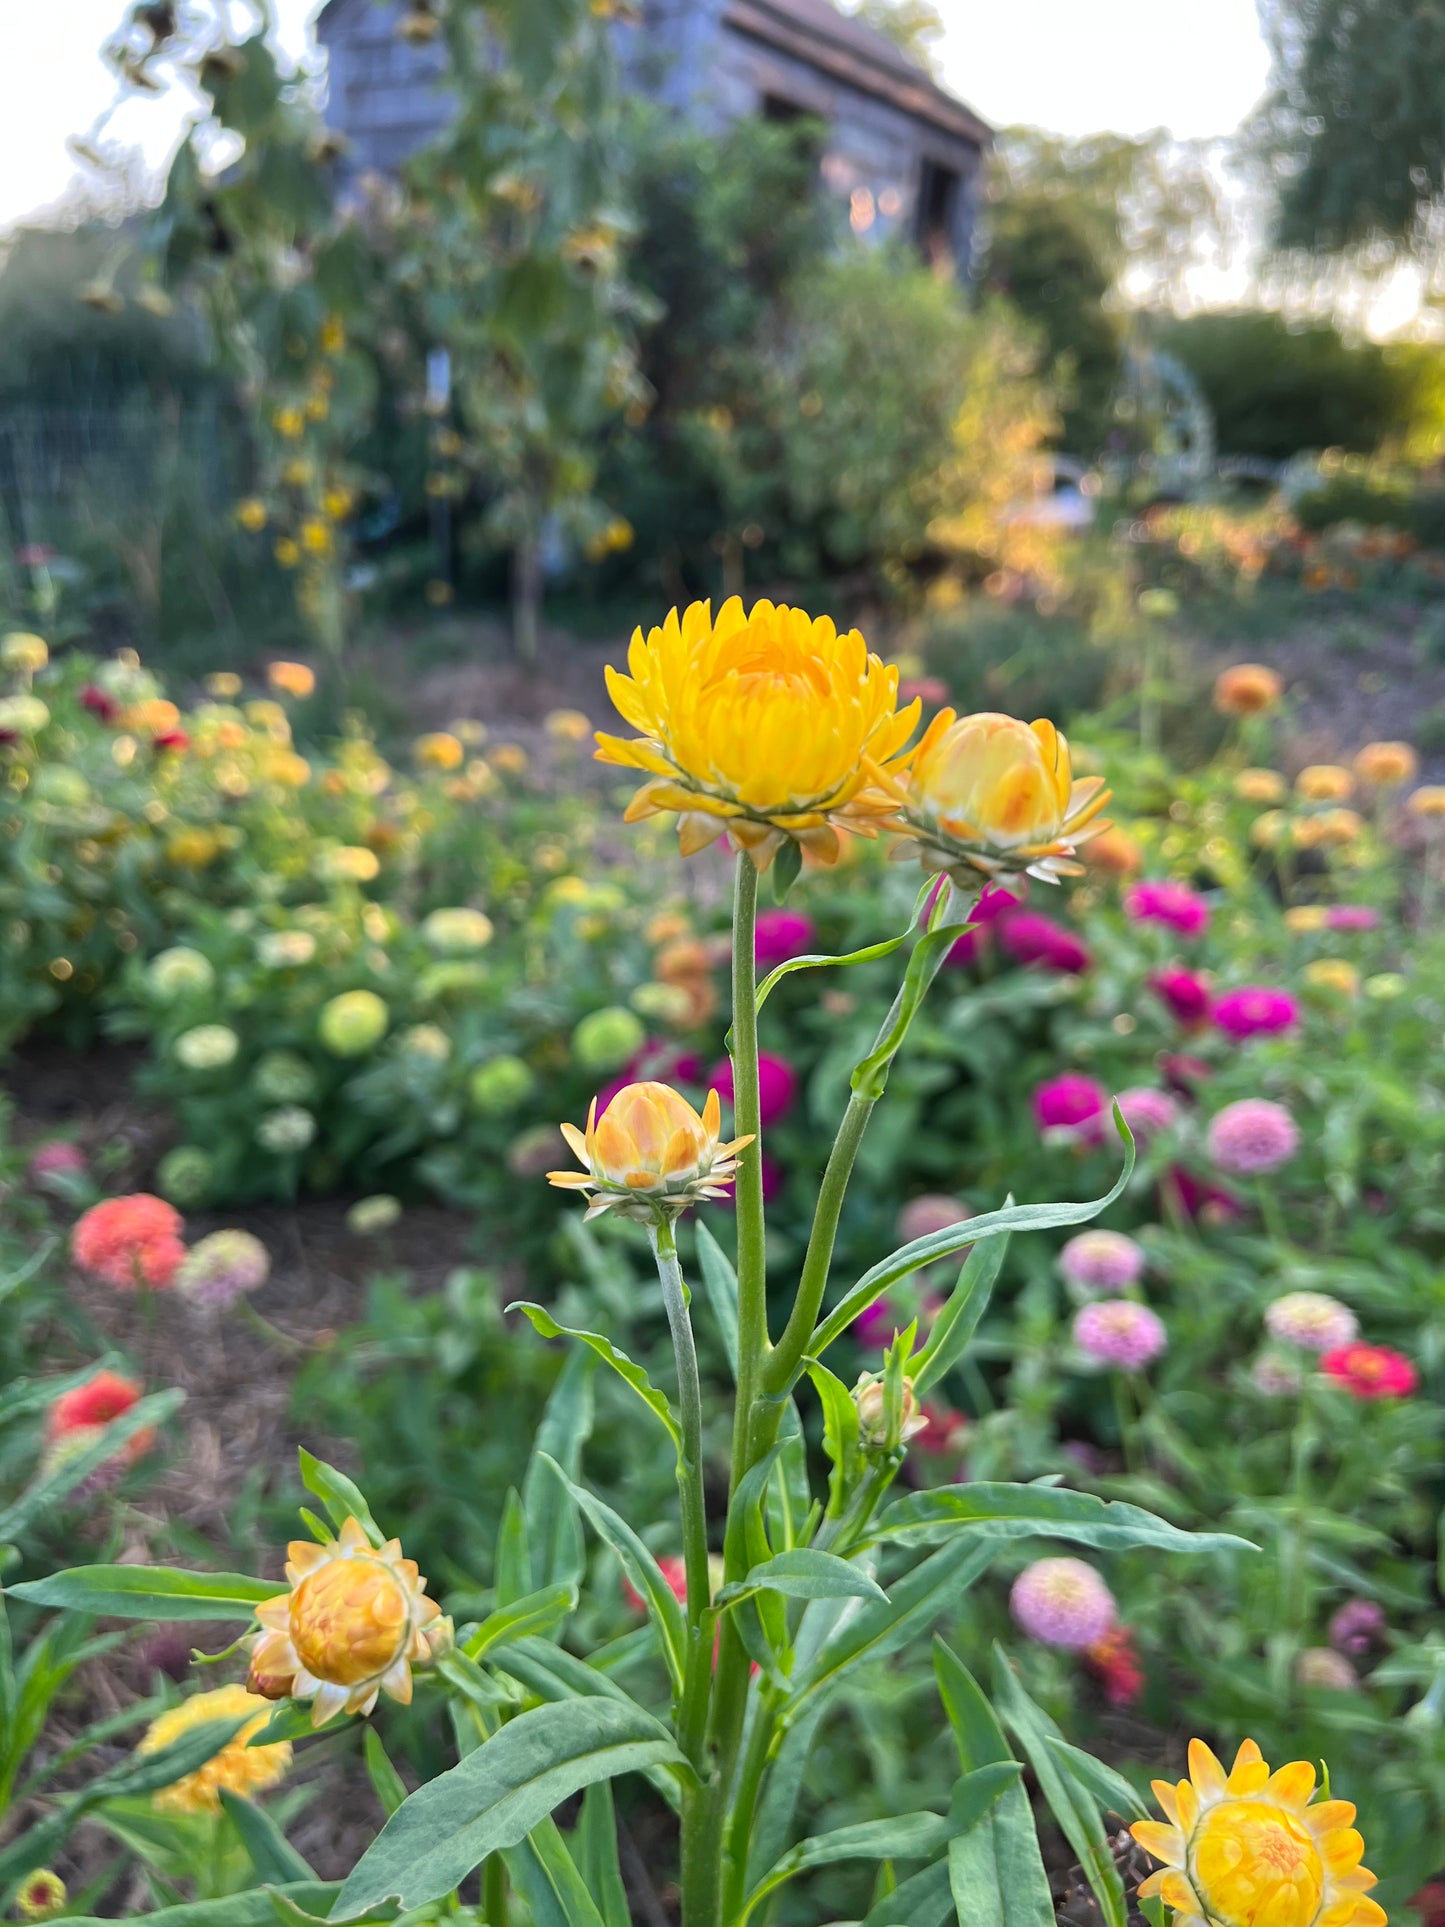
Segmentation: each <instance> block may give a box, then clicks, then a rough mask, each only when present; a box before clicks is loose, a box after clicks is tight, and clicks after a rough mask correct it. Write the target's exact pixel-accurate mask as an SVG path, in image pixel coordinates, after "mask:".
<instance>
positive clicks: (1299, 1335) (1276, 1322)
mask: <svg viewBox="0 0 1445 1927" xmlns="http://www.w3.org/2000/svg"><path fill="white" fill-rule="evenodd" d="M1264 1322H1265V1326H1266V1328H1267V1330H1268V1331H1269V1335H1270V1337H1271V1338H1281V1339H1284V1340H1285V1341H1286V1342H1287V1343H1288V1344H1291V1345H1298V1346H1299V1348H1300V1350H1301V1351H1306V1352H1319V1353H1320V1354H1323V1353H1325V1352H1337V1351H1339V1349H1340V1347H1341V1346H1343V1345H1348V1344H1350V1343H1351V1342H1352V1341H1353V1340H1354V1339H1355V1338H1356V1337H1357V1336H1358V1335H1359V1330H1360V1321H1359V1319H1358V1318H1356V1316H1355V1314H1354V1313H1353V1312H1352V1311H1351V1310H1350V1308H1349V1306H1348V1305H1342V1304H1341V1303H1340V1301H1339V1299H1338V1298H1331V1297H1330V1295H1329V1294H1328V1292H1323V1291H1287V1292H1286V1293H1285V1295H1284V1297H1283V1298H1276V1299H1275V1301H1274V1303H1273V1304H1272V1305H1270V1306H1268V1307H1267V1308H1266V1310H1265V1314H1264Z"/></svg>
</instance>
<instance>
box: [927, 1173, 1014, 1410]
mask: <svg viewBox="0 0 1445 1927" xmlns="http://www.w3.org/2000/svg"><path fill="white" fill-rule="evenodd" d="M1012 1203H1013V1200H1012V1198H1010V1199H1008V1200H1007V1203H1006V1207H1005V1208H1007V1204H1012ZM1008 1246H1009V1234H1008V1232H1006V1231H1005V1232H1004V1233H1003V1234H1002V1235H1001V1236H1000V1237H997V1238H989V1239H988V1240H987V1241H986V1242H985V1243H983V1244H981V1245H975V1246H974V1247H973V1249H972V1251H970V1252H969V1254H968V1257H967V1259H966V1260H965V1261H964V1265H963V1269H962V1270H961V1271H960V1272H959V1274H958V1282H957V1283H956V1284H955V1285H954V1287H953V1290H952V1291H951V1292H950V1293H949V1295H948V1299H947V1302H946V1303H945V1305H944V1307H943V1309H942V1310H941V1311H940V1312H939V1314H938V1316H937V1317H936V1318H935V1319H934V1321H933V1329H932V1331H931V1332H930V1333H929V1335H928V1343H927V1344H926V1345H925V1346H924V1347H923V1350H922V1351H921V1352H920V1353H919V1354H918V1356H917V1357H916V1358H915V1359H914V1360H913V1365H912V1370H911V1373H910V1376H911V1377H912V1379H913V1389H914V1391H915V1392H916V1393H917V1394H918V1396H919V1397H920V1398H922V1396H923V1394H924V1393H925V1392H926V1391H927V1390H928V1388H929V1387H930V1386H931V1385H936V1384H937V1383H938V1381H939V1379H941V1378H942V1377H944V1375H945V1374H946V1373H948V1372H950V1371H952V1370H953V1367H954V1366H955V1365H956V1364H957V1363H958V1362H959V1360H960V1359H961V1358H962V1357H963V1355H964V1353H965V1352H966V1351H967V1350H968V1347H969V1345H970V1343H971V1342H972V1339H973V1335H974V1333H975V1332H976V1331H977V1330H978V1325H979V1320H980V1319H981V1318H982V1317H983V1314H984V1313H985V1312H986V1311H987V1310H988V1301H989V1299H990V1298H991V1297H992V1296H993V1288H994V1283H995V1281H996V1279H997V1278H998V1274H999V1269H1000V1267H1001V1266H1002V1264H1003V1261H1004V1254H1005V1253H1006V1252H1007V1250H1008Z"/></svg>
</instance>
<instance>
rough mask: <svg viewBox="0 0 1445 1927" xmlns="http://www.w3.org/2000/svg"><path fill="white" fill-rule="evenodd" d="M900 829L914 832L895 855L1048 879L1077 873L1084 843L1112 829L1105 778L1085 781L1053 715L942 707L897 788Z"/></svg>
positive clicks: (930, 866)
mask: <svg viewBox="0 0 1445 1927" xmlns="http://www.w3.org/2000/svg"><path fill="white" fill-rule="evenodd" d="M894 787H895V790H896V793H897V795H898V798H899V801H900V804H901V808H900V810H899V813H898V822H897V825H896V827H898V828H899V829H901V830H903V831H905V832H906V833H909V834H910V838H911V840H910V841H908V842H905V843H902V844H900V845H899V846H898V848H897V849H896V850H895V851H894V853H893V854H894V856H895V857H898V858H903V857H907V856H917V857H918V858H919V859H920V861H921V862H922V864H923V866H924V868H925V869H926V870H931V871H939V870H941V871H945V872H947V873H949V874H953V875H958V874H959V873H961V872H982V873H983V874H984V875H985V876H988V875H993V874H995V873H997V872H999V871H1018V870H1023V871H1027V872H1028V874H1029V875H1030V876H1036V877H1039V878H1041V879H1042V880H1043V881H1045V882H1055V881H1057V879H1058V878H1059V877H1061V876H1077V875H1078V874H1079V872H1080V866H1079V865H1078V864H1077V863H1075V862H1074V861H1073V857H1074V853H1075V851H1076V850H1077V849H1078V846H1079V845H1080V844H1081V843H1082V842H1084V841H1086V840H1087V838H1088V837H1090V836H1094V835H1097V833H1098V832H1099V831H1100V830H1102V829H1106V828H1107V827H1108V825H1107V824H1104V823H1100V822H1097V821H1096V820H1095V819H1096V818H1097V817H1098V814H1099V812H1100V810H1102V809H1103V807H1104V805H1105V804H1106V803H1107V802H1108V800H1109V792H1108V790H1106V789H1105V788H1104V779H1103V778H1102V777H1101V776H1086V777H1081V778H1080V779H1078V780H1077V781H1075V778H1074V773H1073V765H1072V763H1071V761H1070V758H1069V745H1068V743H1067V742H1066V741H1065V739H1064V738H1063V737H1062V736H1061V735H1060V734H1059V732H1058V730H1057V729H1055V728H1054V725H1053V724H1052V723H1051V722H1047V721H1039V722H1035V723H1023V722H1020V721H1019V720H1018V718H1017V717H1015V716H1000V715H995V714H991V713H988V712H985V713H983V714H981V715H977V716H955V714H954V712H953V711H952V710H951V709H941V710H940V711H939V712H938V714H937V716H935V717H934V719H933V721H932V722H931V723H930V724H929V726H928V731H927V734H926V735H925V736H924V738H923V741H922V742H921V743H920V744H919V746H918V750H917V753H916V755H915V757H914V760H913V766H912V768H911V769H910V770H909V772H908V774H907V777H906V779H905V780H904V781H903V782H902V783H901V784H896V785H894Z"/></svg>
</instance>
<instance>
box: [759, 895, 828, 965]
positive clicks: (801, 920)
mask: <svg viewBox="0 0 1445 1927" xmlns="http://www.w3.org/2000/svg"><path fill="white" fill-rule="evenodd" d="M813 935H814V929H813V919H812V918H811V917H809V916H805V915H804V914H803V912H802V911H801V910H760V911H759V912H758V922H757V934H756V937H755V939H754V954H755V956H756V957H757V961H758V969H759V970H761V971H763V972H767V971H769V970H775V969H776V968H777V966H778V965H779V964H781V963H790V962H791V961H792V959H793V958H794V957H802V956H806V954H807V953H808V951H809V950H811V949H812V947H813Z"/></svg>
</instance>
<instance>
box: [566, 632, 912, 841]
mask: <svg viewBox="0 0 1445 1927" xmlns="http://www.w3.org/2000/svg"><path fill="white" fill-rule="evenodd" d="M627 666H628V670H629V672H630V673H629V674H627V675H622V674H620V673H619V672H618V671H617V670H615V669H612V668H609V669H608V671H607V686H608V689H609V691H610V692H611V695H612V700H613V702H614V703H615V704H616V706H617V709H618V711H619V713H620V714H621V716H622V717H623V719H624V721H626V722H628V723H630V724H631V725H632V727H633V728H634V729H636V730H637V731H638V732H639V734H638V735H637V736H636V737H635V738H634V739H633V740H632V741H630V742H628V741H624V740H623V739H622V738H621V737H618V736H609V735H606V734H604V733H602V732H599V733H598V737H597V743H598V749H597V757H598V761H599V762H604V763H615V764H619V765H621V766H622V767H624V768H628V769H639V770H642V771H644V772H645V773H646V775H647V778H648V780H647V782H646V783H644V784H643V786H642V788H641V789H640V790H639V791H638V792H637V794H636V795H635V796H634V797H633V799H632V801H631V803H630V804H629V805H628V809H627V820H628V821H629V822H637V821H639V820H640V819H641V818H643V817H647V816H656V815H658V814H659V813H661V812H665V811H673V812H675V813H676V814H677V818H678V826H677V833H678V842H679V845H680V846H681V849H682V851H683V854H684V855H685V856H690V855H692V854H693V853H694V852H695V851H697V850H701V849H703V848H705V847H706V845H707V844H709V843H711V842H713V841H714V840H715V839H716V838H717V837H719V836H721V835H723V834H724V833H725V832H726V833H727V835H728V836H729V837H730V838H731V840H732V842H733V844H734V845H735V847H737V848H738V849H740V850H746V851H747V852H748V853H749V854H750V855H751V857H752V859H753V861H754V862H755V863H756V864H757V866H758V868H759V869H763V870H765V869H766V868H767V867H768V865H769V864H770V863H771V862H772V860H773V858H774V857H775V856H776V855H777V853H778V851H779V850H780V849H781V848H782V847H783V844H784V843H785V842H786V841H788V840H789V839H790V838H791V839H792V840H794V841H795V842H797V843H798V844H800V845H801V846H802V847H803V848H804V849H806V850H807V851H808V852H809V854H810V855H812V856H814V857H816V858H818V859H820V860H821V861H822V862H824V863H833V862H835V861H836V860H837V857H838V853H839V847H840V846H839V841H838V830H839V829H840V828H841V829H851V830H861V831H862V832H864V833H865V834H867V835H872V834H873V833H874V831H875V829H876V827H877V824H878V823H879V821H880V820H881V819H883V818H885V817H888V816H891V814H892V803H891V801H890V799H889V797H888V795H887V794H885V792H884V791H883V790H882V789H881V788H880V787H879V780H880V778H881V777H885V776H887V775H888V774H889V773H890V772H896V771H898V770H900V769H901V768H902V767H903V765H904V764H905V763H906V761H907V756H906V754H905V750H904V745H905V744H906V743H907V741H908V739H909V737H910V736H911V735H912V734H913V729H914V726H915V724H916V723H917V721H918V713H919V705H918V704H917V703H916V702H915V703H912V704H910V705H909V706H908V707H907V708H906V709H904V710H902V711H901V712H900V711H899V709H898V707H897V704H898V671H897V670H896V669H893V668H889V667H888V666H887V665H886V664H885V663H884V662H883V661H882V659H881V658H880V657H879V656H876V655H874V654H873V653H872V652H871V651H870V650H869V648H868V646H867V644H866V643H865V642H864V640H863V638H862V636H861V635H860V634H859V633H858V631H857V630H856V629H850V630H848V631H847V632H846V633H845V634H843V635H840V634H839V633H838V630H837V629H836V627H835V626H834V624H833V623H832V621H831V620H830V619H829V618H828V617H827V616H818V617H816V618H815V617H812V616H809V615H807V614H805V613H804V611H803V610H801V609H790V608H786V607H779V606H775V605H774V604H773V603H771V602H766V601H761V602H757V603H755V604H754V605H753V608H752V610H751V612H750V613H744V610H743V605H742V603H741V601H740V600H739V599H738V598H737V597H736V596H734V597H732V598H731V599H730V600H729V601H727V602H725V603H724V604H723V606H722V608H721V609H720V610H719V611H718V613H717V617H716V619H714V618H713V615H712V609H711V605H710V604H709V603H706V602H694V603H693V604H691V606H690V607H689V608H688V609H686V610H685V611H684V612H683V613H682V614H681V615H680V616H679V614H678V612H677V610H675V609H674V610H673V611H672V612H671V613H670V614H669V616H668V618H667V620H666V621H665V622H664V623H663V625H662V627H661V628H658V629H653V630H651V631H650V632H649V634H647V635H646V636H644V635H643V633H642V631H641V629H637V630H635V631H634V632H633V637H632V644H631V647H630V648H629V650H628V655H627Z"/></svg>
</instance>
